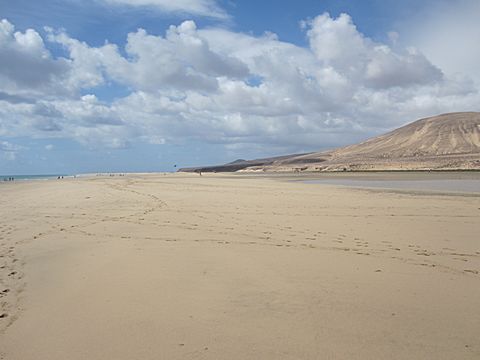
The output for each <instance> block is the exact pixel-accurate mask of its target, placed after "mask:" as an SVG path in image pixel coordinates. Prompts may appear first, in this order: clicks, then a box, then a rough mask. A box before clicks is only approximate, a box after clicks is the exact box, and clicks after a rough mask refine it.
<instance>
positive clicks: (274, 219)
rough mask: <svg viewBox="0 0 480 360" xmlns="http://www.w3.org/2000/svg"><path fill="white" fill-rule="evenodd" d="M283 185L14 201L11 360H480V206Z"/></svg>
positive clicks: (133, 185)
mask: <svg viewBox="0 0 480 360" xmlns="http://www.w3.org/2000/svg"><path fill="white" fill-rule="evenodd" d="M388 176H390V175H388ZM392 176H394V175H392ZM402 176H403V175H402ZM422 176H423V175H422ZM434 176H437V175H434ZM452 176H460V175H458V174H457V175H452ZM465 176H467V177H468V176H473V177H475V176H477V175H465ZM295 179H299V178H298V177H295ZM286 180H291V179H290V178H288V177H272V178H270V177H268V176H262V177H255V176H251V175H249V176H246V175H245V176H235V175H233V176H232V175H228V176H227V175H220V174H217V175H212V174H205V175H204V176H202V177H200V176H198V175H192V174H172V175H166V176H163V175H129V176H126V177H106V178H101V177H93V178H86V179H79V178H77V179H68V180H67V179H65V180H64V181H42V182H25V183H15V184H2V186H0V198H1V199H2V206H1V207H0V303H1V311H0V358H1V359H8V360H10V359H12V360H17V359H18V360H20V359H21V360H30V359H32V360H33V359H34V360H44V359H45V360H57V359H59V360H60V359H62V360H64V359H72V360H76V359H93V360H96V359H98V360H100V359H102V360H103V359H118V360H123V359H125V360H127V359H129V360H130V359H147V360H148V359H318V358H323V359H478V358H479V357H480V338H479V337H478V334H479V333H480V317H479V316H478V308H479V304H480V274H479V272H480V240H479V238H478V234H479V233H480V198H479V197H478V196H474V195H472V196H469V195H468V194H467V195H465V194H462V195H461V196H456V195H454V194H431V193H425V194H422V195H421V196H419V195H418V194H416V193H415V194H414V193H395V192H385V191H370V190H369V191H366V190H361V189H351V188H345V187H335V186H330V185H322V186H316V185H312V184H304V183H301V182H291V181H286Z"/></svg>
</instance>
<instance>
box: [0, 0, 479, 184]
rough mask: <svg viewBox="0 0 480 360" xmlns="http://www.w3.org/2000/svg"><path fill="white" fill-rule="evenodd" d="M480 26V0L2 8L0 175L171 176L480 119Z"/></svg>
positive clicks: (33, 3)
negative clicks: (428, 123) (466, 114)
mask: <svg viewBox="0 0 480 360" xmlns="http://www.w3.org/2000/svg"><path fill="white" fill-rule="evenodd" d="M479 17H480V1H478V0H415V1H414V0H404V1H398V0H362V1H360V0H316V1H314V0H297V1H282V0H276V1H273V0H263V1H258V0H257V1H250V0H242V1H235V0H177V1H170V0H42V1H37V0H16V1H7V0H0V174H3V175H4V174H59V173H62V174H77V173H89V172H146V171H149V172H155V171H174V170H176V169H177V168H178V167H185V166H194V165H208V164H219V163H225V162H229V161H233V160H235V159H238V158H243V159H252V158H259V157H267V156H274V155H283V154H289V153H302V152H310V151H318V150H325V149H329V148H334V147H338V146H344V145H347V144H351V143H354V142H358V141H361V140H365V139H367V138H369V137H372V136H376V135H379V134H382V133H384V132H387V131H389V130H392V129H394V128H397V127H399V126H402V125H404V124H407V123H409V122H412V121H414V120H417V119H419V118H422V117H427V116H433V115H437V114H441V113H445V112H456V111H479V110H480V66H478V64H480V40H479V39H480V22H479V21H478V18H479ZM175 166H176V167H175Z"/></svg>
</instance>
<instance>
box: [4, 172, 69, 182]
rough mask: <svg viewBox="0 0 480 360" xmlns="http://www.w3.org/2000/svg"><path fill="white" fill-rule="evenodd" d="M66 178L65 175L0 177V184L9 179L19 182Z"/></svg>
mask: <svg viewBox="0 0 480 360" xmlns="http://www.w3.org/2000/svg"><path fill="white" fill-rule="evenodd" d="M59 176H60V177H61V176H63V177H67V176H68V175H66V174H41V175H38V174H37V175H0V182H4V181H5V182H8V179H9V178H14V179H15V181H21V180H49V179H57V178H58V177H59Z"/></svg>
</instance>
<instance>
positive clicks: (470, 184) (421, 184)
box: [303, 179, 480, 193]
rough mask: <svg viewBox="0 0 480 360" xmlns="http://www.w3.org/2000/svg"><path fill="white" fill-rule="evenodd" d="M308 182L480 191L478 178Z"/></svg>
mask: <svg viewBox="0 0 480 360" xmlns="http://www.w3.org/2000/svg"><path fill="white" fill-rule="evenodd" d="M303 182H304V183H308V184H326V185H340V186H348V187H360V188H381V189H398V190H419V191H453V192H470V193H472V192H473V193H480V180H472V179H445V180H438V179H435V180H355V179H322V180H306V181H303Z"/></svg>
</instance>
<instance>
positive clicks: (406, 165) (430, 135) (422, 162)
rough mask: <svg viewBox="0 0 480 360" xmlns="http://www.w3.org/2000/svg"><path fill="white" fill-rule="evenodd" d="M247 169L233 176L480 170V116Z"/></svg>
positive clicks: (428, 122)
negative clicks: (263, 172) (297, 172)
mask: <svg viewBox="0 0 480 360" xmlns="http://www.w3.org/2000/svg"><path fill="white" fill-rule="evenodd" d="M266 160H267V161H266ZM255 162H256V163H255ZM248 163H249V162H245V163H243V164H242V163H237V164H236V165H237V167H238V166H242V165H245V166H243V168H242V169H238V168H237V169H235V170H233V171H237V170H242V171H292V170H293V171H342V170H343V171H345V170H359V171H361V170H459V169H464V170H470V169H480V113H479V112H459V113H449V114H443V115H438V116H434V117H429V118H425V119H420V120H417V121H415V122H413V123H410V124H408V125H406V126H403V127H401V128H399V129H396V130H393V131H391V132H389V133H387V134H384V135H381V136H377V137H374V138H371V139H368V140H366V141H364V142H362V143H359V144H355V145H350V146H346V147H342V148H338V149H334V150H331V151H324V152H316V153H309V154H302V155H291V156H283V157H281V158H270V159H261V160H257V161H255V160H252V161H250V164H248ZM227 171H228V170H227Z"/></svg>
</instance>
